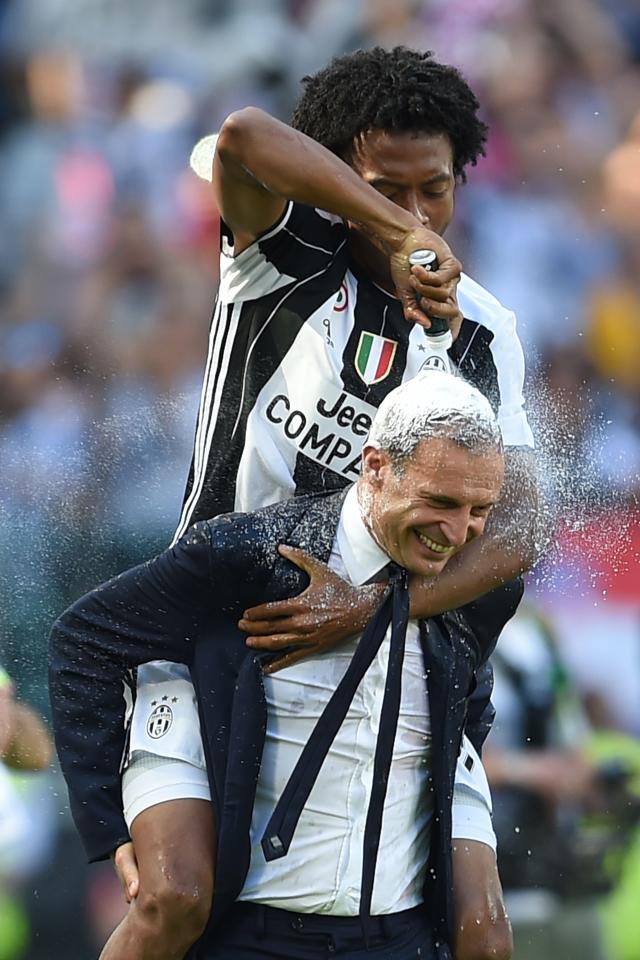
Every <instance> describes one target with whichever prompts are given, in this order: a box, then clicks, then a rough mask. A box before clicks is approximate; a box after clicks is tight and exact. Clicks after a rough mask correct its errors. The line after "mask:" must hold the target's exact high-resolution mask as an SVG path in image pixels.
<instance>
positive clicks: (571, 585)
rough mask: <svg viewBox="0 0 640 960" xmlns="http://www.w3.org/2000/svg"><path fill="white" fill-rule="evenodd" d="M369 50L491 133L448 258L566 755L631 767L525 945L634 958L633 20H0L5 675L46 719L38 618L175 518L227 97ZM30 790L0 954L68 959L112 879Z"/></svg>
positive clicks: (109, 901)
mask: <svg viewBox="0 0 640 960" xmlns="http://www.w3.org/2000/svg"><path fill="white" fill-rule="evenodd" d="M376 43H378V44H382V45H384V46H391V45H394V44H396V43H406V44H408V45H410V46H415V47H420V48H426V49H433V50H435V51H436V54H437V55H438V57H439V58H440V59H442V60H445V61H447V62H451V63H453V64H455V65H456V66H458V67H460V68H461V69H462V70H463V72H464V73H465V75H466V76H467V78H468V79H469V80H470V81H471V83H472V85H473V86H474V88H475V89H476V91H477V93H478V95H479V98H480V100H481V102H482V104H483V110H484V115H485V118H486V119H487V121H488V122H489V123H490V126H491V138H490V142H489V149H488V153H487V157H486V159H485V160H484V161H483V162H482V163H481V164H480V165H479V166H478V167H477V168H476V169H474V170H473V171H472V172H471V176H470V178H469V182H468V183H467V185H465V186H463V187H462V188H460V190H459V192H458V210H457V216H456V219H455V223H454V226H453V227H452V228H451V230H450V231H449V233H448V240H449V242H450V244H451V246H452V247H453V249H454V251H455V252H456V253H457V255H458V256H459V257H460V258H461V260H462V262H463V264H464V266H465V270H466V272H468V273H470V274H471V275H472V276H474V277H475V278H476V279H478V280H479V281H480V282H481V283H483V284H484V285H485V286H487V287H488V288H489V289H490V290H491V291H492V292H493V293H495V294H496V295H497V296H498V297H499V298H500V299H501V300H502V301H503V302H504V303H505V304H506V305H507V306H509V307H512V308H513V309H515V310H516V312H517V315H518V319H519V329H520V334H521V338H522V340H523V343H524V346H525V353H526V356H527V361H528V397H529V403H530V409H531V414H532V419H533V421H534V425H535V427H536V429H537V433H538V439H539V442H540V446H541V453H540V457H541V464H542V468H543V471H544V473H545V475H546V476H547V477H548V479H549V487H550V490H551V496H552V498H553V500H554V502H555V503H556V504H558V506H559V512H560V523H559V533H558V537H557V540H556V542H555V544H554V546H553V547H552V548H551V550H550V552H549V554H548V556H547V558H546V559H545V561H544V562H543V563H542V564H541V565H540V567H539V569H537V570H536V571H535V572H534V573H533V574H531V575H530V576H529V578H528V596H529V601H530V604H531V605H532V606H533V607H534V608H535V617H536V618H538V617H539V616H540V615H542V617H543V618H544V624H545V626H544V631H545V636H546V637H547V641H548V637H549V634H552V635H553V637H554V638H555V640H554V642H555V644H556V652H557V658H556V660H557V662H556V660H554V663H555V667H554V670H555V673H554V676H555V677H556V680H557V675H558V671H559V667H558V662H560V661H561V663H562V671H560V672H562V675H563V677H564V682H565V685H568V686H570V687H571V689H572V690H573V691H574V692H575V697H576V698H578V699H579V701H580V706H579V708H576V710H577V711H578V712H580V717H581V723H582V727H581V733H580V734H575V739H574V740H573V741H571V736H572V735H571V734H569V735H567V734H566V724H565V738H566V737H567V736H568V742H569V745H571V746H573V747H576V748H581V747H582V745H583V744H584V745H585V749H588V750H590V751H591V755H592V756H593V757H596V758H597V761H596V762H597V763H601V762H602V763H605V764H608V765H609V767H610V766H611V763H615V764H618V765H620V764H621V765H622V768H621V769H620V770H618V772H617V773H616V774H615V776H610V779H611V780H612V781H614V780H616V777H617V778H618V779H617V780H616V783H618V782H619V783H620V784H622V785H623V786H622V787H621V791H620V797H621V798H622V800H621V803H620V804H619V806H620V809H618V810H617V813H616V814H615V816H614V817H613V820H612V821H611V822H609V824H608V827H607V830H606V831H605V833H607V839H605V841H604V845H603V846H602V848H598V850H599V851H600V853H599V854H598V855H597V856H596V858H595V859H596V860H597V861H598V865H599V866H600V867H602V865H603V864H604V865H605V869H604V870H600V873H603V874H605V875H606V876H605V877H604V879H603V877H600V878H599V879H598V880H597V881H594V883H593V884H592V885H591V886H589V884H587V885H586V887H587V889H586V890H584V891H580V890H578V892H577V893H576V891H575V889H574V888H573V887H571V884H569V887H571V889H569V890H568V891H567V890H566V889H559V890H554V891H552V892H549V891H546V893H548V894H549V895H548V896H546V898H545V897H542V900H541V898H540V896H538V897H537V899H536V898H535V897H534V898H533V900H531V898H529V902H528V905H526V904H525V907H524V913H523V922H524V923H525V924H526V923H527V922H528V923H530V924H531V929H533V928H535V931H534V935H532V936H531V937H530V938H528V939H527V940H526V943H527V944H529V939H530V940H531V943H530V944H529V946H530V948H531V951H532V952H531V954H530V955H531V956H532V957H533V956H536V957H537V956H546V957H548V958H558V960H564V958H567V960H570V958H572V957H573V956H574V953H573V952H572V951H573V950H576V951H578V950H580V952H576V953H575V956H576V957H577V956H580V957H586V956H591V955H592V954H590V953H587V952H582V948H578V946H576V944H577V943H578V940H579V935H578V934H575V938H574V940H571V935H570V934H567V933H566V931H565V932H564V933H563V936H568V937H569V939H568V940H567V941H566V943H565V941H563V944H564V945H563V946H560V945H559V943H560V941H557V942H556V941H555V940H554V937H555V936H556V934H555V933H554V923H553V922H552V918H553V915H554V911H555V915H557V913H558V910H560V912H564V914H566V916H568V915H569V912H570V910H569V907H570V906H571V904H573V903H574V902H576V899H577V901H579V903H580V904H582V905H583V906H584V905H588V907H589V912H590V915H591V916H592V917H593V918H601V919H597V920H596V921H595V922H596V923H597V925H598V927H599V930H600V934H601V935H602V938H603V944H604V945H603V947H602V948H599V947H598V951H599V952H598V953H596V952H594V953H593V956H594V957H596V956H600V957H601V958H603V960H604V958H606V960H638V958H640V921H639V919H638V916H637V914H638V910H637V904H638V903H639V902H640V867H639V866H638V863H639V860H640V841H639V840H638V834H637V832H636V833H634V823H635V820H634V816H633V815H632V814H633V811H635V810H636V808H637V803H636V801H635V796H636V795H637V794H636V793H635V792H634V791H636V789H637V781H638V779H640V762H639V760H638V753H639V751H640V748H638V747H637V741H636V738H638V737H640V565H639V564H638V553H639V551H640V528H639V526H638V511H637V497H638V493H639V492H640V3H639V2H638V0H388V2H387V0H181V2H180V3H176V2H175V0H154V2H153V3H152V4H149V3H144V2H142V0H126V2H125V0H3V2H0V140H1V149H0V223H1V224H2V229H1V230H0V302H1V308H2V312H1V315H0V464H1V467H0V469H1V475H2V485H1V493H0V517H1V520H2V537H1V539H0V598H1V606H0V610H1V611H2V612H1V614H0V617H1V620H0V663H2V665H3V666H4V667H5V668H6V669H7V670H8V671H9V672H10V673H11V675H12V676H13V678H14V680H15V683H16V686H17V691H18V694H19V696H20V697H21V698H22V699H23V700H25V701H26V702H28V703H31V704H32V705H34V706H35V707H37V708H38V709H40V710H41V711H42V712H43V713H45V714H46V710H47V705H46V676H45V659H46V654H45V647H46V637H47V631H48V626H49V624H50V623H51V621H52V619H53V618H54V616H55V615H56V613H57V612H59V611H60V610H61V609H62V608H64V607H65V606H66V604H67V603H68V602H69V601H70V600H71V599H73V598H75V597H76V596H78V595H79V594H80V593H82V592H84V590H85V589H86V588H88V587H90V586H91V585H93V584H94V583H96V582H97V581H99V580H102V579H105V578H106V577H107V576H110V575H111V574H113V573H115V572H116V571H118V570H119V569H121V568H122V567H124V566H127V565H130V564H131V563H134V562H137V561H139V560H140V559H142V558H144V557H145V556H147V555H149V554H150V553H152V552H155V551H156V550H157V549H159V548H161V547H162V546H163V545H165V544H166V543H167V541H168V539H169V538H170V535H171V533H172V531H173V528H174V526H175V524H176V522H177V518H178V509H179V505H180V501H181V495H182V490H183V484H184V480H185V476H186V470H187V466H188V459H189V455H190V449H191V441H192V431H193V425H194V420H195V411H196V405H197V398H198V392H199V386H200V378H201V373H202V369H203V364H204V357H205V344H206V337H207V327H208V319H209V316H210V311H211V305H212V302H213V296H214V292H215V287H216V279H217V278H216V271H217V212H216V210H215V208H214V206H213V203H212V199H211V196H210V192H209V189H208V187H207V184H206V183H204V182H203V181H201V180H198V179H197V178H196V177H195V176H194V174H193V173H192V172H191V171H190V170H189V167H188V158H189V154H190V151H191V148H192V146H193V144H194V143H195V142H196V141H197V140H198V139H199V138H200V137H201V136H203V135H205V134H207V133H210V132H211V131H214V130H216V129H217V127H218V125H219V124H220V122H221V121H222V120H223V118H224V117H225V116H226V114H228V113H229V112H230V111H231V110H233V109H235V108H238V107H240V106H243V105H245V104H249V103H252V104H257V105H259V106H262V107H264V108H265V109H267V110H269V111H270V112H272V113H274V114H276V115H277V116H279V117H281V118H283V119H287V117H288V116H289V112H290V109H291V106H292V104H293V101H294V99H295V97H296V94H297V89H298V82H299V79H300V77H301V76H302V75H303V74H304V73H307V72H310V71H314V70H315V69H317V68H319V67H320V66H322V65H323V64H324V63H325V62H326V61H327V60H328V59H329V58H330V57H331V56H333V55H335V54H339V53H342V52H345V51H348V50H351V49H355V48H357V47H361V46H371V45H374V44H376ZM536 622H537V623H539V622H540V621H539V620H536ZM525 632H526V631H525ZM547 641H545V642H547ZM524 645H525V647H526V641H524ZM554 682H555V681H554ZM556 687H557V683H556ZM548 709H549V711H550V710H551V707H550V706H549V707H548ZM574 715H575V712H574ZM574 729H575V724H574ZM524 740H526V737H525V738H524ZM611 743H615V744H617V745H618V746H617V747H616V748H615V749H614V748H613V747H611V749H610V745H611ZM607 744H609V746H607ZM521 746H523V747H524V748H525V749H526V743H523V744H521ZM565 746H567V740H566V739H565ZM512 747H513V744H512ZM621 757H622V759H621ZM616 769H617V768H616ZM609 773H610V771H609ZM634 776H635V782H634ZM18 786H19V789H20V792H21V796H22V798H23V800H24V802H25V804H26V806H27V808H28V810H29V815H30V817H31V830H30V832H29V834H28V836H29V839H28V842H26V843H25V845H24V848H23V850H22V851H21V855H20V857H19V859H18V860H17V861H16V860H14V861H12V862H11V863H5V864H4V865H0V960H17V958H29V960H44V958H46V960H58V958H64V960H86V958H88V957H91V956H95V955H96V953H97V944H100V943H101V942H102V941H103V940H104V938H105V936H106V934H107V933H108V932H109V930H110V929H111V928H112V926H113V925H114V924H115V922H117V919H118V918H119V915H120V913H121V911H122V904H121V897H120V894H119V891H118V889H117V887H116V885H115V881H114V878H113V877H112V875H111V869H110V867H109V866H108V865H105V866H104V867H103V868H101V867H94V868H92V869H91V870H89V871H88V870H87V869H86V868H85V866H84V864H83V856H82V853H81V851H80V849H79V844H78V842H77V840H76V838H75V834H74V831H73V827H72V824H71V822H70V819H69V815H68V810H67V804H66V794H65V790H64V786H63V784H62V782H61V780H60V778H59V776H58V775H57V774H56V773H55V772H51V773H50V774H44V775H31V776H30V777H27V776H25V777H23V778H22V779H21V780H20V783H19V784H18ZM617 789H618V788H617V787H616V790H617ZM620 797H618V800H620ZM605 806H606V808H607V811H608V813H607V816H609V817H610V818H611V816H613V815H612V814H611V809H612V807H611V809H610V807H609V806H607V804H605ZM616 809H617V808H616ZM569 813H571V816H572V819H571V824H572V825H573V826H575V824H576V823H580V827H579V829H578V833H579V834H580V836H582V835H583V834H587V833H589V831H588V830H586V829H585V828H584V819H585V818H584V816H583V813H584V811H582V810H580V811H578V813H577V814H576V810H575V809H574V810H572V811H569ZM599 813H602V804H600V808H599ZM556 814H557V816H556ZM591 814H592V821H593V817H594V816H595V815H594V814H593V811H591ZM597 814H598V811H596V815H597ZM554 816H555V819H556V821H558V818H559V821H560V829H561V831H562V830H563V831H564V832H565V834H566V831H567V829H568V828H567V827H566V824H567V823H568V822H569V820H568V819H567V816H568V814H567V810H566V809H565V808H564V807H562V805H560V806H559V807H558V809H557V810H554ZM587 819H588V818H587ZM596 819H597V816H596ZM516 820H518V818H517V817H516ZM525 820H526V818H525ZM563 824H564V826H563ZM600 825H601V824H600ZM557 826H558V823H557V822H556V827H554V829H555V828H557ZM573 826H572V827H571V829H573ZM592 826H593V823H592ZM507 830H511V831H512V832H516V833H520V832H521V831H524V832H525V834H526V830H527V823H526V822H522V823H520V822H519V821H518V822H512V823H511V825H510V826H509V827H508V828H507ZM607 831H608V832H607ZM601 832H602V831H601ZM592 835H593V830H592V831H591V836H592ZM547 839H548V841H549V844H550V845H551V846H553V844H554V840H553V837H552V835H551V834H548V835H547ZM538 842H540V843H542V844H544V842H545V837H544V836H543V837H542V838H538V840H536V843H538ZM525 846H526V843H525ZM530 855H531V854H530V853H529V852H528V850H525V856H527V857H528V856H530ZM580 862H581V861H580ZM586 870H587V868H586V867H585V869H584V871H583V870H582V869H581V870H579V871H578V873H580V875H581V876H584V873H585V871H586ZM531 885H532V887H533V888H535V891H534V892H536V893H537V894H541V893H543V892H545V891H544V887H545V884H544V882H541V881H540V880H539V879H535V878H534V880H533V881H531ZM550 886H553V884H550ZM559 886H560V887H562V884H560V885H559ZM578 886H579V885H578ZM529 892H531V891H529ZM543 901H544V902H543ZM569 901H571V902H569ZM518 903H519V901H518V900H517V898H515V899H514V904H515V906H514V910H515V912H516V914H517V911H518ZM594 903H595V904H596V905H597V908H598V910H597V911H594V910H592V909H591V908H592V906H593V905H594ZM545 904H546V906H545ZM534 908H535V909H534ZM565 908H566V909H565ZM514 916H515V915H514ZM550 918H551V919H550ZM578 926H580V924H578ZM543 934H544V936H546V937H547V941H546V942H547V946H546V947H545V948H544V951H543V953H541V954H540V953H536V952H535V949H534V947H533V940H535V939H536V937H538V936H541V935H543ZM600 934H598V936H600ZM558 936H560V934H558ZM522 942H523V944H524V943H525V941H522ZM594 942H595V941H594V940H593V938H592V949H593V950H594V951H595V949H596V948H595V946H594ZM567 944H569V946H567ZM571 944H573V946H571ZM526 949H527V948H526V947H525V946H523V947H522V951H521V952H516V957H525V956H529V954H528V953H526Z"/></svg>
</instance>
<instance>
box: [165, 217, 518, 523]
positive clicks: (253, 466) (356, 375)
mask: <svg viewBox="0 0 640 960" xmlns="http://www.w3.org/2000/svg"><path fill="white" fill-rule="evenodd" d="M458 302H459V305H460V309H461V311H462V313H463V315H464V317H465V320H464V323H463V325H462V330H461V332H460V335H459V336H458V338H457V340H456V341H455V342H454V344H453V346H452V347H451V349H450V350H449V353H448V358H449V359H448V362H449V364H450V365H451V367H452V369H458V370H459V371H460V373H461V374H462V375H463V376H464V377H465V378H466V379H467V380H469V381H470V382H471V383H473V384H474V385H475V386H477V387H478V388H479V389H480V390H481V391H482V392H483V393H484V394H485V395H486V396H487V398H488V399H489V400H490V402H491V404H492V405H493V407H494V409H495V410H496V412H497V415H498V419H499V422H500V426H501V428H502V433H503V437H504V442H505V444H507V445H518V446H532V445H533V440H532V435H531V431H530V429H529V425H528V423H527V419H526V415H525V412H524V406H523V397H522V386H523V378H524V360H523V354H522V348H521V346H520V342H519V340H518V338H517V335H516V330H515V318H514V316H513V314H512V313H511V312H509V311H508V310H506V309H505V308H504V307H503V306H501V304H500V303H499V302H498V301H497V300H496V299H495V298H494V297H493V296H491V294H489V293H488V292H487V291H486V290H484V289H483V288H482V287H481V286H480V285H479V284H477V283H475V282H474V281H473V280H471V279H470V278H469V277H467V276H464V275H463V277H462V280H461V282H460V284H459V287H458ZM426 343H427V341H426V340H425V332H424V330H423V329H422V327H420V326H418V325H412V324H409V323H407V321H406V320H405V318H404V315H403V313H402V309H401V306H400V302H399V301H398V300H397V299H396V298H395V297H393V296H391V295H390V294H388V293H386V292H385V291H384V290H382V289H381V288H379V287H377V286H376V285H375V284H373V283H372V282H371V281H369V280H367V279H366V278H364V277H362V276H358V275H357V274H356V272H355V271H354V269H353V268H352V267H351V266H350V264H349V260H348V254H347V237H346V230H345V227H344V225H343V223H342V221H341V220H340V219H339V218H338V217H334V216H332V215H330V214H327V213H324V212H323V211H320V210H315V209H313V208H311V207H307V206H304V205H302V204H298V203H293V202H290V203H289V204H288V206H287V208H286V210H285V212H284V214H283V216H282V218H281V219H280V221H279V222H278V223H277V224H276V225H275V226H274V227H273V228H272V229H271V230H269V231H268V232H266V233H265V234H263V236H261V237H260V238H259V239H258V240H256V241H255V242H254V243H253V244H252V245H251V246H250V247H248V248H247V249H246V250H244V251H243V252H242V253H240V254H239V255H238V256H236V257H234V256H233V247H232V237H231V236H230V235H229V234H228V232H227V231H225V229H224V227H223V233H222V252H221V267H220V287H219V291H218V297H217V300H216V305H215V311H214V315H213V321H212V324H211V334H210V341H209V354H208V360H207V368H206V373H205V379H204V385H203V389H202V396H201V401H200V410H199V416H198V424H197V430H196V439H195V449H194V454H193V460H192V464H191V470H190V475H189V480H188V484H187V491H186V496H185V502H184V506H183V512H182V517H181V520H180V525H179V528H178V531H177V535H181V534H182V532H184V530H185V529H186V528H187V526H188V525H189V524H190V523H193V522H195V521H196V520H200V519H204V518H208V517H212V516H216V515H217V514H219V513H223V512H227V511H230V510H241V511H245V510H253V509H256V508H258V507H261V506H264V505H266V504H269V503H273V502H276V501H279V500H284V499H286V498H288V497H291V496H295V495H300V494H305V493H310V492H316V491H321V490H330V489H336V488H339V487H342V486H344V485H345V484H347V483H349V482H351V481H353V480H355V479H356V477H357V475H358V469H359V460H360V453H361V450H362V446H363V443H364V440H365V437H366V436H367V432H368V429H369V426H370V423H371V418H372V416H373V414H374V413H375V410H376V408H377V407H378V405H379V404H380V402H381V400H382V399H383V397H385V396H386V394H387V393H388V392H389V391H390V390H392V389H393V388H394V387H396V386H398V384H400V383H401V382H402V381H404V380H407V379H409V378H411V377H414V376H415V375H416V374H417V373H418V372H419V371H420V369H421V368H422V367H423V366H424V365H425V363H426V362H427V358H428V357H429V350H428V348H427V346H426Z"/></svg>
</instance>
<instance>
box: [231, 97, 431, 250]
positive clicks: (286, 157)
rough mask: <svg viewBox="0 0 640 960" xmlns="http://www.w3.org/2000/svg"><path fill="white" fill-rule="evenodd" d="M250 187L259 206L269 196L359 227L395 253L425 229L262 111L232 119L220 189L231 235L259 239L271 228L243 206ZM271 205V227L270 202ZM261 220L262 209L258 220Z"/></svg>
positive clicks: (324, 152)
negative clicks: (239, 199) (240, 193)
mask: <svg viewBox="0 0 640 960" xmlns="http://www.w3.org/2000/svg"><path fill="white" fill-rule="evenodd" d="M216 167H217V168H218V169H216ZM243 186H244V188H245V189H247V190H250V191H251V192H252V193H253V194H254V197H253V199H254V200H258V198H259V195H260V192H262V193H264V194H270V195H271V196H272V197H275V198H280V200H296V201H298V202H299V203H305V204H308V205H309V206H315V207H320V208H321V209H323V210H326V211H328V212H329V213H334V214H336V215H337V216H339V217H342V218H344V219H345V220H350V221H352V222H354V223H357V224H359V225H360V226H361V227H363V228H364V229H365V230H367V231H368V232H369V233H370V234H371V235H372V236H374V237H376V238H377V239H378V241H379V242H380V244H381V245H382V246H383V247H384V248H385V249H386V250H387V251H388V252H393V251H395V250H397V249H400V248H401V247H402V245H403V243H404V242H405V240H406V238H407V235H410V234H411V233H412V231H413V230H415V229H417V228H419V227H420V224H419V221H418V220H417V219H416V218H415V217H414V216H413V215H412V214H410V213H408V212H407V211H406V210H403V209H402V208H401V207H399V206H398V205H397V204H395V203H393V202H392V201H391V200H389V199H388V198H387V197H384V196H383V195H382V194H381V193H379V192H378V191H377V190H375V189H374V188H373V187H371V186H370V185H369V184H368V183H366V182H365V181H364V180H363V179H362V178H361V177H359V176H358V174H357V173H355V172H354V171H353V170H352V169H351V167H350V166H348V164H346V163H344V161H342V160H341V159H340V158H339V157H337V156H336V155H335V154H333V153H331V152H330V151H329V150H327V149H326V148H325V147H323V146H322V145H321V144H319V143H316V141H315V140H312V139H311V138H310V137H307V136H306V135H305V134H303V133H300V132H299V131H297V130H294V129H293V128H292V127H290V126H288V125H287V124H286V123H281V122H280V121H279V120H276V119H275V118H274V117H271V116H270V115H269V114H267V113H265V112H264V111H262V110H259V109H258V108H256V107H246V108H244V109H243V110H239V111H237V112H236V113H232V114H231V115H230V116H229V117H228V118H227V119H226V120H225V122H224V123H223V125H222V128H221V130H220V134H219V137H218V141H217V145H216V160H215V161H214V188H215V191H216V196H217V199H218V203H219V205H220V208H221V212H222V215H223V217H224V219H225V220H226V221H227V222H228V223H229V226H230V227H231V229H234V226H235V227H236V229H239V230H243V231H246V232H247V233H253V232H256V233H257V232H259V231H260V229H264V228H266V227H267V226H269V225H270V223H268V222H265V223H259V222H258V220H257V219H255V216H256V215H255V214H254V213H253V211H254V210H255V203H254V205H253V207H252V208H250V209H246V208H245V207H243V206H242V205H241V204H238V203H237V202H236V201H237V197H236V194H237V193H238V191H241V190H242V187H243ZM264 203H265V210H264V219H266V220H268V218H269V216H270V214H271V207H270V206H269V199H268V197H265V198H264ZM258 206H260V204H259V201H258ZM262 215H263V213H262V211H261V210H260V209H258V211H257V217H258V218H260V217H261V216H262ZM252 216H253V217H254V219H252ZM234 219H235V221H236V222H235V224H234V222H233V221H234ZM239 219H240V220H242V219H244V222H238V220H239Z"/></svg>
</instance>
